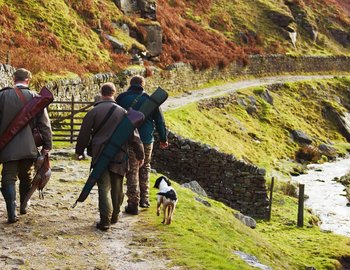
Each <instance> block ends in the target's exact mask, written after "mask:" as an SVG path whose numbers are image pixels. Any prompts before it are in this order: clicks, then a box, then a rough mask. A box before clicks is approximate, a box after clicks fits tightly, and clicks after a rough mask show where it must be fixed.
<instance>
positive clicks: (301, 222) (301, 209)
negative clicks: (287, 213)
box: [298, 184, 305, 227]
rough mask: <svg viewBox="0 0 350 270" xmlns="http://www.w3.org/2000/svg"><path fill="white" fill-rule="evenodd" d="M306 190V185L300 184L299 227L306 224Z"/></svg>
mask: <svg viewBox="0 0 350 270" xmlns="http://www.w3.org/2000/svg"><path fill="white" fill-rule="evenodd" d="M304 190H305V185H304V184H299V200H298V227H303V226H304Z"/></svg>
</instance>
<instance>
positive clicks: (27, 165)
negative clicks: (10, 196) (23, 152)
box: [1, 159, 34, 200]
mask: <svg viewBox="0 0 350 270" xmlns="http://www.w3.org/2000/svg"><path fill="white" fill-rule="evenodd" d="M33 164H34V160H33V159H22V160H15V161H9V162H5V163H3V164H2V172H1V177H2V178H1V187H2V188H6V186H8V185H14V184H15V182H16V180H17V177H18V179H19V181H20V182H19V193H20V197H21V200H23V199H24V197H25V195H26V193H27V192H28V190H29V189H30V187H31V184H32V170H33Z"/></svg>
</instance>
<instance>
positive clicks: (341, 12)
mask: <svg viewBox="0 0 350 270" xmlns="http://www.w3.org/2000/svg"><path fill="white" fill-rule="evenodd" d="M119 2H123V1H111V0H100V1H96V0H81V1H77V0H68V1H64V0H55V1H54V0H48V1H40V0H25V1H13V0H7V1H4V0H0V38H1V39H0V40H1V42H0V61H1V62H9V63H10V64H12V65H13V66H16V67H19V66H23V67H26V68H28V69H30V70H32V71H33V72H34V73H35V74H37V73H40V72H41V75H43V74H42V73H49V74H61V75H66V76H67V75H68V74H69V73H74V74H79V75H83V74H86V73H98V72H107V71H113V72H116V71H119V70H120V69H122V68H125V67H126V66H128V65H130V64H131V59H132V58H133V57H134V56H135V55H136V54H137V55H139V56H141V57H143V60H144V64H145V65H158V66H160V67H165V66H166V65H169V64H171V63H174V62H179V61H183V62H186V63H190V64H191V65H192V66H193V67H194V68H197V69H204V68H208V67H211V66H220V67H223V66H226V65H227V64H228V63H229V62H231V61H235V60H240V61H243V62H244V61H246V60H245V59H246V56H247V55H249V54H271V53H282V54H295V55H300V54H322V55H339V54H346V55H349V52H350V37H349V36H350V33H349V29H350V18H349V0H342V1H340V0H318V1H315V0H313V1H311V0H285V1H282V0H278V1H273V0H258V1H226V0H225V1H222V0H220V1H218V0H194V1H183V0H171V1H170V0H169V1H168V0H157V1H154V0H142V1H141V0H140V1H139V2H140V3H142V5H146V6H147V5H149V6H150V9H152V6H155V7H156V18H151V19H150V18H147V16H145V15H144V14H142V12H141V14H140V9H139V8H136V10H135V11H134V12H131V13H129V14H128V13H126V12H124V11H123V10H122V7H120V8H119V7H118V5H117V4H118V3H119ZM126 2H128V1H126ZM119 6H120V3H119ZM152 25H153V26H155V27H160V29H161V32H162V38H161V42H162V44H161V46H162V51H161V53H160V55H159V57H156V58H150V57H148V56H147V48H146V47H147V42H148V41H147V35H148V34H147V32H146V30H145V29H146V27H147V26H152ZM291 35H292V36H295V35H296V43H295V44H294V45H293V44H292V41H291V38H290V36H291ZM112 41H113V42H112ZM116 44H117V45H118V44H119V45H120V44H122V46H121V45H120V46H121V47H122V48H119V49H118V48H116V47H115V45H116Z"/></svg>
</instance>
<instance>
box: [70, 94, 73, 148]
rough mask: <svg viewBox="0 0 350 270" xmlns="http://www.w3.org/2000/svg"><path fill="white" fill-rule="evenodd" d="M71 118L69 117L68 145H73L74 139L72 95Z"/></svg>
mask: <svg viewBox="0 0 350 270" xmlns="http://www.w3.org/2000/svg"><path fill="white" fill-rule="evenodd" d="M71 105H72V106H71V117H70V143H73V139H74V138H73V137H74V132H73V129H74V95H73V94H72V104H71Z"/></svg>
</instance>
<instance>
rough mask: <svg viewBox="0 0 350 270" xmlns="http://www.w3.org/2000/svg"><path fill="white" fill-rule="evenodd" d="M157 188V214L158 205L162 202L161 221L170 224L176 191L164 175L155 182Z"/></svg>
mask: <svg viewBox="0 0 350 270" xmlns="http://www.w3.org/2000/svg"><path fill="white" fill-rule="evenodd" d="M154 187H155V188H158V189H159V192H158V193H157V216H159V215H160V206H161V205H162V204H163V212H164V218H163V221H162V223H164V224H170V223H171V219H172V217H173V214H174V210H175V206H176V203H177V195H176V191H175V190H174V189H173V187H171V183H170V181H169V180H168V178H166V177H165V176H161V177H159V178H158V179H157V180H156V182H155V184H154Z"/></svg>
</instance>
